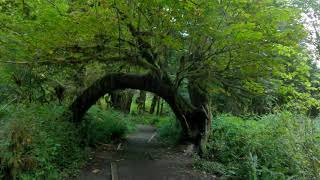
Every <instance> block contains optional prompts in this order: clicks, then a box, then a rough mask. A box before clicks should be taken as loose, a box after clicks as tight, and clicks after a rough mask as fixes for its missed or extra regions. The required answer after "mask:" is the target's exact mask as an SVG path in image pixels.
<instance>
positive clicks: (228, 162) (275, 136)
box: [195, 112, 320, 179]
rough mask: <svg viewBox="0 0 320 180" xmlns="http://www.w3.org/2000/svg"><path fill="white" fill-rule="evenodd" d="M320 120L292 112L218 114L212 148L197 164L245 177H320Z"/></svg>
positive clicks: (224, 174) (211, 142)
mask: <svg viewBox="0 0 320 180" xmlns="http://www.w3.org/2000/svg"><path fill="white" fill-rule="evenodd" d="M319 138H320V121H319V119H316V120H314V119H308V118H306V117H304V116H301V115H293V114H291V113H289V112H283V113H277V114H272V115H267V116H263V117H257V118H254V119H253V118H246V117H244V118H240V117H235V116H231V115H221V116H218V117H217V118H216V119H215V121H214V123H213V127H212V140H211V141H210V143H209V144H208V146H209V147H210V151H209V153H208V156H207V157H206V158H205V159H206V160H205V161H203V160H199V161H198V162H197V163H196V164H195V167H196V168H199V169H201V170H206V171H208V172H213V173H216V174H220V175H222V176H227V177H236V178H242V179H319V175H320V174H319V172H320V151H319V149H320V141H319Z"/></svg>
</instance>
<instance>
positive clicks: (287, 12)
mask: <svg viewBox="0 0 320 180" xmlns="http://www.w3.org/2000/svg"><path fill="white" fill-rule="evenodd" d="M319 7H320V3H319V1H318V0H303V1H301V0H210V1H208V0H179V1H176V0H152V1H150V0H117V1H115V0H114V1H108V0H77V1H76V0H45V1H44V0H41V1H39V0H21V1H18V0H0V178H2V177H6V178H7V177H10V178H12V177H16V178H21V179H23V178H25V179H28V178H41V177H50V178H54V179H56V178H61V177H65V176H67V174H70V173H72V171H74V169H77V168H78V167H79V165H80V164H81V162H82V161H83V160H84V159H85V155H86V148H87V147H88V146H95V145H97V143H110V142H113V141H114V142H117V141H119V140H120V139H122V138H124V135H125V134H126V133H128V132H131V131H132V130H133V129H134V125H133V123H136V122H138V123H146V124H152V125H156V126H158V127H159V130H158V132H159V135H160V138H162V139H163V141H164V142H168V143H171V144H172V143H176V142H178V141H179V139H180V138H184V137H183V136H190V135H189V134H188V133H189V132H190V134H193V135H194V137H191V136H190V138H189V139H192V138H193V141H197V144H201V147H200V148H199V149H201V151H202V150H203V147H204V146H205V147H206V148H207V149H206V150H207V151H206V153H204V154H203V155H204V157H205V158H204V159H200V160H199V161H200V162H199V163H197V164H196V165H197V167H199V168H201V169H206V170H207V171H211V172H214V173H217V174H219V175H224V176H236V177H240V178H251V179H287V178H293V179H311V178H319V150H318V149H319V132H318V131H319V125H318V120H315V119H317V118H316V117H317V116H319V109H320V96H319V94H320V93H319V90H320V89H319V85H320V71H319V68H318V66H319V59H320V35H319V34H320V8H319ZM105 74H107V75H110V77H111V78H109V79H108V78H105V79H107V80H110V79H111V80H110V81H100V80H99V79H100V78H102V77H105ZM115 74H116V75H117V76H116V77H118V79H117V81H116V82H115V81H114V79H113V76H112V75H115ZM124 77H125V78H124ZM130 78H131V79H130ZM128 79H129V80H128ZM132 79H133V80H137V79H138V80H137V81H132ZM141 82H143V83H141ZM147 82H148V83H147ZM99 83H100V84H99ZM117 83H118V84H117ZM95 84H97V88H96V87H94V86H93V85H95ZM106 84H111V85H112V87H114V90H117V91H112V92H109V91H107V90H105V91H104V90H101V89H103V88H102V87H108V85H106ZM128 84H129V85H130V88H131V87H134V88H135V89H137V90H133V89H127V88H128ZM137 84H139V85H137ZM145 84H147V85H145ZM111 85H110V86H111ZM90 87H93V88H92V89H93V91H86V90H88V89H89V90H90ZM124 89H126V90H124ZM95 90H96V91H99V90H100V91H101V92H103V93H106V94H103V95H101V94H99V93H97V94H95ZM147 91H151V92H152V93H150V92H147ZM84 92H87V94H85V93H84ZM101 92H100V93H101ZM84 95H85V96H88V98H87V99H86V97H82V96H84ZM91 96H92V97H91ZM96 96H99V97H100V99H99V100H98V101H97V98H98V97H96ZM79 97H80V100H79V101H75V99H76V100H78V98H79ZM81 97H82V98H81ZM161 98H163V99H161ZM93 100H94V102H91V101H93ZM164 100H165V101H166V102H164ZM73 102H80V103H79V104H76V105H78V106H75V107H76V108H74V109H76V110H77V108H78V107H80V108H81V107H84V106H85V105H88V106H91V105H92V104H95V105H93V106H92V108H91V109H90V110H89V112H88V113H87V114H86V116H85V117H84V118H83V121H82V122H80V123H79V124H77V125H75V124H73V123H70V122H68V121H67V120H70V119H71V118H70V119H69V117H67V116H66V115H67V113H66V112H69V111H71V110H70V109H72V108H70V107H73V106H72V105H73ZM88 102H89V103H88ZM70 104H72V105H70ZM170 107H171V110H172V112H173V113H171V112H169V111H170ZM80 108H79V109H80ZM88 109H89V108H88ZM115 109H117V110H120V111H122V112H119V111H115ZM83 111H87V109H84V110H83ZM72 112H77V111H72ZM79 112H80V111H79ZM281 112H283V113H281ZM81 113H82V112H81ZM84 113H85V112H84ZM128 113H131V115H132V116H130V115H128ZM225 113H229V115H221V114H225ZM74 114H77V113H74ZM74 114H73V115H74ZM155 114H156V115H159V116H161V115H162V117H159V116H154V115H155ZM173 114H174V115H176V117H177V120H178V122H180V124H179V123H177V122H175V121H174V118H173ZM296 114H299V115H296ZM68 115H69V114H68ZM212 117H215V118H213V122H212V124H211V121H210V120H211V118H212ZM80 119H81V118H80ZM184 123H185V124H184ZM189 125H190V126H189ZM186 127H187V128H186ZM210 128H211V129H210ZM191 130H192V131H191ZM198 137H200V138H198ZM196 138H198V139H196ZM195 139H196V140H195ZM203 142H204V143H205V144H204V146H202V145H203V144H202V143H203ZM203 152H204V151H203Z"/></svg>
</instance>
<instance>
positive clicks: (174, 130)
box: [156, 116, 182, 145]
mask: <svg viewBox="0 0 320 180" xmlns="http://www.w3.org/2000/svg"><path fill="white" fill-rule="evenodd" d="M156 126H157V127H158V130H157V132H158V135H159V140H160V141H162V142H163V143H166V144H171V145H175V144H177V143H178V142H179V141H180V140H181V138H182V137H181V135H182V129H181V126H180V123H179V122H178V121H177V120H176V119H175V118H174V116H165V117H161V118H160V119H159V120H158V122H157V124H156Z"/></svg>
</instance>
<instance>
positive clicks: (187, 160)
mask: <svg viewBox="0 0 320 180" xmlns="http://www.w3.org/2000/svg"><path fill="white" fill-rule="evenodd" d="M184 148H185V147H177V148H168V147H164V146H163V145H161V144H160V143H158V142H157V141H156V129H155V128H154V127H152V126H147V125H138V126H137V131H136V132H135V133H133V134H131V135H129V136H128V137H127V141H126V142H124V143H123V145H122V147H120V148H119V147H111V146H108V145H102V146H101V147H99V148H98V149H97V150H96V151H95V152H93V154H92V158H91V160H90V162H88V164H87V165H86V167H85V168H84V169H83V170H82V171H81V173H80V175H79V176H78V177H77V178H76V179H77V180H112V178H111V177H112V175H111V174H112V173H111V163H112V164H113V167H115V168H114V169H115V170H114V171H113V173H116V175H117V176H118V180H211V179H217V178H215V177H213V176H210V175H207V174H202V173H199V172H197V171H194V170H192V158H191V157H188V156H185V155H183V149H184Z"/></svg>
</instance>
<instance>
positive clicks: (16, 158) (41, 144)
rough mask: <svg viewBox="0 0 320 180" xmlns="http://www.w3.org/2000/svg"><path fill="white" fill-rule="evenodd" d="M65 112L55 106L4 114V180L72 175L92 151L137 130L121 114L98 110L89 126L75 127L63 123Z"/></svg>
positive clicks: (0, 122) (0, 139) (0, 163)
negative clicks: (89, 150) (91, 148)
mask: <svg viewBox="0 0 320 180" xmlns="http://www.w3.org/2000/svg"><path fill="white" fill-rule="evenodd" d="M63 111H64V107H62V106H56V105H47V106H44V107H41V106H38V105H31V106H29V107H25V106H17V107H14V106H9V107H8V108H6V110H4V111H1V118H0V127H1V129H0V133H1V136H0V154H1V156H0V177H1V178H5V177H15V178H18V179H42V178H45V179H61V178H63V177H67V176H70V175H73V174H74V173H76V172H77V170H78V168H79V167H81V166H82V165H83V163H84V162H85V160H86V159H87V156H88V148H89V147H92V146H94V145H96V144H97V143H110V142H111V141H113V140H118V139H119V138H123V137H124V136H125V135H126V133H128V132H129V131H131V130H132V128H134V127H133V125H129V124H128V123H127V122H128V121H127V119H125V118H120V117H121V116H123V117H124V115H122V114H121V113H118V112H101V110H99V109H97V108H96V107H93V109H91V110H90V111H89V115H88V116H90V119H91V121H90V123H84V124H83V125H82V126H81V127H76V126H75V125H74V124H72V123H70V122H67V121H66V120H65V119H61V114H62V113H63ZM92 114H94V115H92ZM35 115H36V116H35ZM102 117H104V118H102Z"/></svg>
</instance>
